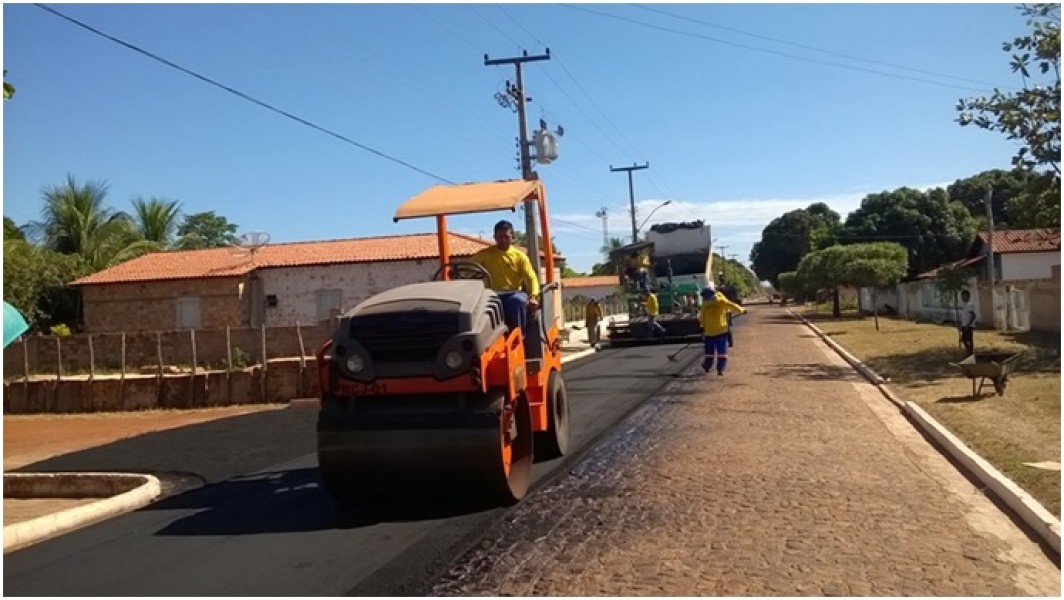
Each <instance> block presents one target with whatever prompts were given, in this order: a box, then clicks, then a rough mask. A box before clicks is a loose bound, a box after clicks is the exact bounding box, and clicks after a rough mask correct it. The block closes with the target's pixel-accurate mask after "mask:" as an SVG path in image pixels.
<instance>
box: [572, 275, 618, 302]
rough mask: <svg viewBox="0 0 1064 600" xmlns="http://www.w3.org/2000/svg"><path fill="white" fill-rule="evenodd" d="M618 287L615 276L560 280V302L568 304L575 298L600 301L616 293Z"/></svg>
mask: <svg viewBox="0 0 1064 600" xmlns="http://www.w3.org/2000/svg"><path fill="white" fill-rule="evenodd" d="M619 286H620V283H619V280H618V279H617V276H616V275H592V276H591V277H566V278H564V279H562V301H563V302H568V301H570V300H572V299H573V298H576V297H577V296H580V297H583V298H595V299H598V300H601V299H603V298H605V297H606V296H611V295H613V294H615V293H617V290H618V287H619Z"/></svg>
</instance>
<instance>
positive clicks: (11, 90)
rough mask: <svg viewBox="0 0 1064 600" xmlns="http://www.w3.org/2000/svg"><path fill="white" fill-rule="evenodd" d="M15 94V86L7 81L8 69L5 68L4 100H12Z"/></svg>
mask: <svg viewBox="0 0 1064 600" xmlns="http://www.w3.org/2000/svg"><path fill="white" fill-rule="evenodd" d="M14 95H15V86H13V85H11V84H10V83H8V82H7V69H4V100H10V99H11V98H12V97H14Z"/></svg>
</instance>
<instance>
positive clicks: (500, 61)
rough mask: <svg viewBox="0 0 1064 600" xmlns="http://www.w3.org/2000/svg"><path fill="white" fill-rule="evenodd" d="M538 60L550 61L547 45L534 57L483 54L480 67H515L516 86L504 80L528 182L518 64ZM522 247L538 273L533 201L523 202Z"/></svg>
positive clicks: (523, 176)
mask: <svg viewBox="0 0 1064 600" xmlns="http://www.w3.org/2000/svg"><path fill="white" fill-rule="evenodd" d="M539 60H550V48H547V53H546V54H540V55H538V56H529V55H528V51H527V50H525V51H524V52H522V54H521V56H516V57H513V58H496V59H490V58H488V55H487V54H485V55H484V66H488V67H490V66H492V65H513V66H514V68H515V69H516V70H517V76H516V80H517V85H510V82H509V81H507V82H506V91H507V92H508V93H509V94H510V97H511V98H512V99H513V101H514V103H516V105H517V128H518V134H519V137H518V144H519V145H520V151H521V179H524V180H526V181H532V180H533V179H535V177H536V176H535V173H533V172H532V158H531V154H530V153H529V151H528V144H529V142H528V121H527V117H526V116H525V104H526V103H527V101H528V100H527V98H525V84H524V79H523V77H522V73H521V65H523V64H524V63H526V62H534V61H539ZM525 246H526V247H527V249H528V259H529V260H530V261H531V262H532V268H533V269H534V270H535V272H536V273H539V265H540V262H539V238H538V236H537V235H536V202H535V200H528V201H526V202H525Z"/></svg>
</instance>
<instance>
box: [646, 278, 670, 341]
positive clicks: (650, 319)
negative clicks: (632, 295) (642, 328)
mask: <svg viewBox="0 0 1064 600" xmlns="http://www.w3.org/2000/svg"><path fill="white" fill-rule="evenodd" d="M656 292H657V290H656V289H653V290H649V291H646V292H643V303H644V304H645V305H646V307H647V323H649V324H650V335H651V336H655V335H665V328H664V327H662V326H661V323H658V314H659V313H660V312H661V311H660V309H659V307H658V295H657V293H656Z"/></svg>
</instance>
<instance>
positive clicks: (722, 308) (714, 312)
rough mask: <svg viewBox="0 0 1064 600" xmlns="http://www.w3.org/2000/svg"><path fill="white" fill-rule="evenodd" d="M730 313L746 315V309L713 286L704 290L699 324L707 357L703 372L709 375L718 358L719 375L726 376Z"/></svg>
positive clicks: (703, 363)
mask: <svg viewBox="0 0 1064 600" xmlns="http://www.w3.org/2000/svg"><path fill="white" fill-rule="evenodd" d="M728 313H732V314H738V315H745V314H746V309H745V308H743V307H741V306H739V305H738V304H736V303H734V302H732V301H731V300H728V299H727V298H726V297H725V296H724V294H721V293H720V292H718V291H717V290H715V289H713V286H712V285H710V286H709V287H705V288H702V308H701V309H700V310H699V313H698V322H699V323H700V324H701V325H702V336H703V339H704V340H705V347H706V356H705V359H704V360H703V361H702V370H703V371H705V372H706V373H709V370H710V369H712V368H713V360H714V358H716V362H717V375H724V367H726V366H727V365H728V330H729V326H728V325H729V324H728Z"/></svg>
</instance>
